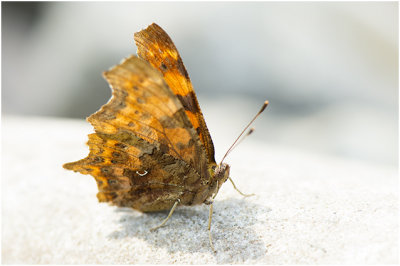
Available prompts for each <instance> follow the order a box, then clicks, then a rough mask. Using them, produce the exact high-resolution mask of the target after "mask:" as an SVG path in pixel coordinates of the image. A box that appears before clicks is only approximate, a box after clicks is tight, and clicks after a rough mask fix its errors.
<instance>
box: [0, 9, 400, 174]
mask: <svg viewBox="0 0 400 266" xmlns="http://www.w3.org/2000/svg"><path fill="white" fill-rule="evenodd" d="M152 22H156V23H158V24H159V25H160V26H161V27H163V28H164V29H165V30H166V31H167V33H168V34H169V35H170V36H171V38H172V40H173V41H174V42H175V44H176V46H177V48H178V50H179V52H180V54H181V56H182V58H183V61H184V63H185V65H186V68H187V70H188V72H189V75H190V77H191V80H192V82H193V85H194V88H195V90H196V93H197V95H198V98H199V101H200V105H201V107H202V110H203V113H204V115H205V118H206V121H207V123H208V127H209V129H210V131H211V134H212V135H213V138H214V143H215V144H216V147H217V155H219V156H221V154H223V152H224V150H226V148H227V146H226V145H228V144H229V143H231V142H232V141H233V139H234V138H235V136H237V135H238V133H240V130H241V129H242V128H243V127H244V125H245V124H246V123H247V122H248V121H249V120H250V118H251V117H252V116H253V115H254V114H255V113H256V112H257V111H258V109H259V108H260V106H261V104H262V103H263V101H264V100H265V99H268V100H269V101H270V106H269V107H268V109H267V111H266V112H265V114H263V116H262V117H260V119H259V120H258V121H257V122H256V123H255V125H254V126H255V127H256V132H255V133H254V136H252V137H251V139H253V140H261V141H266V142H269V143H271V144H273V145H275V144H276V145H285V146H290V147H294V148H298V149H303V150H310V151H312V152H322V153H329V154H334V155H338V156H342V157H345V158H349V159H356V160H364V161H368V162H371V163H377V164H387V165H393V166H395V165H397V161H398V157H397V156H398V155H397V151H398V139H397V138H398V3H397V2H354V3H346V2H320V3H318V2H306V3H301V2H291V3H283V2H252V3H241V2H219V3H217V2H188V3H184V2H175V3H169V2H158V3H155V2H152V3H142V2H129V3H128V2H120V3H107V2H85V3H81V2H28V3H22V2H2V108H3V109H2V114H3V115H23V116H32V115H35V116H57V117H70V118H81V119H83V118H85V117H86V116H88V115H90V114H91V113H93V112H94V111H96V110H97V109H99V108H100V106H101V105H102V104H104V103H105V102H106V101H107V100H108V98H109V97H110V89H109V88H108V86H107V84H106V82H105V81H104V80H103V78H102V77H101V72H102V71H104V70H106V69H108V68H109V67H111V66H112V65H115V64H116V63H118V62H119V61H120V60H121V59H122V58H124V57H126V56H128V55H130V54H135V53H136V47H135V45H134V41H133V33H134V32H136V31H139V30H140V29H143V28H145V27H147V25H149V24H151V23H152ZM215 131H218V132H220V133H219V134H215V135H214V134H213V132H215ZM221 132H222V133H221ZM249 139H250V138H249ZM246 141H250V140H246ZM218 143H224V144H223V145H221V144H218ZM238 150H239V151H236V152H240V147H239V148H238ZM219 158H220V157H219ZM249 167H251V166H249Z"/></svg>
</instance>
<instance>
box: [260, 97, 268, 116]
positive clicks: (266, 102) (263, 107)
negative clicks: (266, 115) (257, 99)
mask: <svg viewBox="0 0 400 266" xmlns="http://www.w3.org/2000/svg"><path fill="white" fill-rule="evenodd" d="M268 104H269V101H268V100H267V101H265V102H264V104H263V106H262V107H261V110H260V112H258V113H262V112H263V111H264V110H265V108H267V106H268Z"/></svg>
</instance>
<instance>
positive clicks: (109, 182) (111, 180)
mask: <svg viewBox="0 0 400 266" xmlns="http://www.w3.org/2000/svg"><path fill="white" fill-rule="evenodd" d="M107 182H108V184H109V185H113V184H117V183H118V181H117V180H115V179H108V180H107Z"/></svg>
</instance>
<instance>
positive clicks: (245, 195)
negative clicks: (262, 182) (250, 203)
mask: <svg viewBox="0 0 400 266" xmlns="http://www.w3.org/2000/svg"><path fill="white" fill-rule="evenodd" d="M228 179H229V181H231V183H232V185H233V188H234V189H235V190H236V191H237V192H239V194H240V195H242V196H243V197H251V196H254V195H255V194H254V193H252V194H244V193H243V192H241V191H240V190H239V189H238V188H237V187H236V185H235V183H233V180H232V178H230V177H228Z"/></svg>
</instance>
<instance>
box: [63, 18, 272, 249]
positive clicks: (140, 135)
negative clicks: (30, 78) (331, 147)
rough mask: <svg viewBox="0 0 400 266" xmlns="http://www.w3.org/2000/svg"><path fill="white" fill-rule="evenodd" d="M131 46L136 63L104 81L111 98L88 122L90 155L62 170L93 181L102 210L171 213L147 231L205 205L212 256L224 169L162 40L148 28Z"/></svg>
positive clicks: (176, 58) (175, 57) (184, 77)
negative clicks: (179, 210)
mask: <svg viewBox="0 0 400 266" xmlns="http://www.w3.org/2000/svg"><path fill="white" fill-rule="evenodd" d="M134 40H135V42H136V45H137V48H138V50H137V55H138V56H133V55H131V56H129V57H128V58H126V59H124V60H123V61H122V62H121V63H120V64H118V65H116V66H114V67H112V68H111V69H110V70H108V71H106V72H104V73H103V76H104V78H105V79H106V80H107V82H108V83H109V85H110V87H111V89H112V97H111V99H110V100H109V101H108V102H107V103H106V104H105V105H103V106H102V107H101V109H100V110H98V111H97V112H95V113H94V114H92V115H91V116H89V117H88V118H87V120H88V121H89V122H90V123H91V124H92V125H93V127H94V131H95V132H94V133H92V134H89V135H88V138H89V140H88V143H87V144H88V146H89V150H90V152H89V155H88V156H87V157H86V158H84V159H81V160H78V161H76V162H71V163H66V164H64V165H63V167H64V168H65V169H68V170H73V171H75V172H80V173H82V174H90V175H92V176H93V177H94V178H95V180H96V182H97V186H98V190H99V192H98V193H97V198H98V200H99V201H100V202H110V203H111V204H113V205H116V206H120V207H131V208H133V209H136V210H138V211H141V212H154V211H162V210H170V212H169V215H168V217H167V218H166V219H165V220H164V221H163V222H162V223H161V224H160V225H159V226H157V227H155V228H152V229H157V228H159V227H161V226H163V225H164V224H165V223H166V221H167V220H168V219H169V217H171V215H172V213H173V212H174V210H175V208H176V207H177V206H178V205H187V206H192V205H197V204H202V203H205V204H209V205H210V212H209V224H208V230H209V241H210V245H211V248H212V249H213V250H214V247H213V244H212V240H211V231H210V230H211V229H210V228H211V217H212V206H213V205H212V202H213V199H214V198H215V196H216V195H217V193H218V191H219V189H220V187H221V186H222V184H223V183H224V182H225V181H226V180H228V179H229V180H231V179H230V177H229V170H230V166H229V165H228V164H225V163H222V161H221V163H219V164H217V163H216V161H215V158H214V145H213V142H212V139H211V136H210V133H209V131H208V129H207V126H206V123H205V121H204V117H203V114H202V112H201V109H200V106H199V103H198V101H197V98H196V94H195V93H194V90H193V86H192V83H191V81H190V78H189V75H188V73H187V71H186V68H185V66H184V65H183V62H182V59H181V57H180V55H179V53H178V50H177V49H176V47H175V45H174V43H173V42H172V40H171V38H170V37H169V36H168V34H167V33H166V32H165V31H164V30H163V29H162V28H161V27H160V26H158V25H157V24H155V23H153V24H151V25H150V26H148V27H147V28H146V29H144V30H141V31H139V32H137V33H135V34H134ZM266 104H267V102H266ZM266 104H264V106H263V108H262V110H263V109H265V107H266ZM262 110H261V112H262ZM261 112H259V113H261ZM254 119H255V118H254ZM254 119H253V121H254ZM243 132H244V131H243ZM239 137H240V136H239ZM231 181H232V180H231ZM232 184H233V185H234V183H233V181H232ZM234 188H235V189H236V186H235V185H234Z"/></svg>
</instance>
